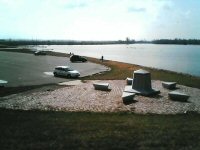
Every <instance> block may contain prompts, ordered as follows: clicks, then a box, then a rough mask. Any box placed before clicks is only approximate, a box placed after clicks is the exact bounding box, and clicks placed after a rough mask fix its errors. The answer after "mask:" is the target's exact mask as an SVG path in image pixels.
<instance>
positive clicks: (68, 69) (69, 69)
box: [65, 68, 73, 71]
mask: <svg viewBox="0 0 200 150" xmlns="http://www.w3.org/2000/svg"><path fill="white" fill-rule="evenodd" d="M65 71H73V69H71V68H66V69H65Z"/></svg>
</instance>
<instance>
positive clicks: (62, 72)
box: [53, 66, 80, 78]
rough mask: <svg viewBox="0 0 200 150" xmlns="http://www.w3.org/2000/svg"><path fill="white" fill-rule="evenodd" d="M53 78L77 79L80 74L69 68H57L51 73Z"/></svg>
mask: <svg viewBox="0 0 200 150" xmlns="http://www.w3.org/2000/svg"><path fill="white" fill-rule="evenodd" d="M53 74H54V76H55V77H56V76H65V77H67V78H78V77H79V76H80V73H79V72H78V71H77V70H73V69H71V68H70V67H69V66H57V67H56V68H55V69H54V72H53Z"/></svg>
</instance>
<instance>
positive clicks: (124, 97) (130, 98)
mask: <svg viewBox="0 0 200 150" xmlns="http://www.w3.org/2000/svg"><path fill="white" fill-rule="evenodd" d="M134 96H135V93H128V92H123V94H122V100H123V103H129V102H132V101H133V98H134Z"/></svg>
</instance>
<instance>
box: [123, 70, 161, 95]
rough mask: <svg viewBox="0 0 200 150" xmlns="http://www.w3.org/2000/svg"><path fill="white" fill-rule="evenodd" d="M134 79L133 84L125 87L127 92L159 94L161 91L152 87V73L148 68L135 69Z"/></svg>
mask: <svg viewBox="0 0 200 150" xmlns="http://www.w3.org/2000/svg"><path fill="white" fill-rule="evenodd" d="M133 76H134V80H133V83H132V85H131V86H126V87H125V90H124V91H125V92H130V93H136V94H139V95H144V96H151V95H156V94H159V93H160V91H159V90H156V89H153V88H152V87H151V74H150V72H148V71H146V70H142V69H139V70H136V71H134V75H133Z"/></svg>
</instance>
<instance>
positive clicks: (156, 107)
mask: <svg viewBox="0 0 200 150" xmlns="http://www.w3.org/2000/svg"><path fill="white" fill-rule="evenodd" d="M94 82H108V83H109V84H110V86H111V88H112V90H111V91H98V90H94V87H93V83H94ZM152 86H153V88H156V89H159V90H160V91H161V93H160V94H159V95H158V96H155V97H144V96H138V95H137V96H135V98H134V100H135V102H134V103H132V104H129V105H125V104H123V102H122V99H121V96H122V92H123V90H124V87H125V81H124V80H108V81H86V82H84V83H82V84H79V85H75V86H65V87H63V88H60V89H56V90H48V89H47V88H45V89H40V90H38V89H37V90H33V91H28V92H24V93H20V94H15V95H10V96H6V97H3V98H0V107H3V108H10V109H23V110H31V109H41V110H56V111H57V110H62V111H92V112H118V111H132V112H135V113H156V114H176V113H185V112H188V111H196V112H198V113H199V112H200V89H196V88H190V87H186V86H182V85H177V87H178V88H177V90H176V91H180V92H184V93H186V94H188V95H190V98H189V100H188V102H178V101H172V100H170V99H169V98H168V92H169V90H167V89H163V88H162V84H161V81H152Z"/></svg>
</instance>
